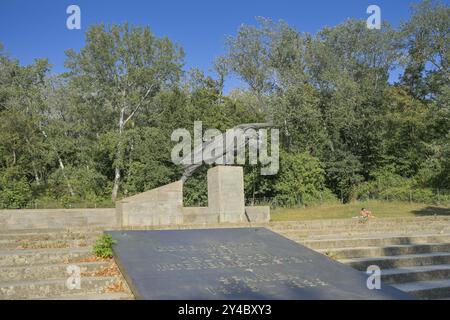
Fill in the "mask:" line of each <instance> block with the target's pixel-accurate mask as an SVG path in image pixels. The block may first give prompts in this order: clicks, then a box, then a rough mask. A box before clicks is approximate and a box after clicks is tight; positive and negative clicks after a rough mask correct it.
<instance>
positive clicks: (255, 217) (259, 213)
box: [245, 206, 270, 223]
mask: <svg viewBox="0 0 450 320" xmlns="http://www.w3.org/2000/svg"><path fill="white" fill-rule="evenodd" d="M245 217H246V219H247V222H256V223H267V222H269V221H270V207H268V206H267V207H266V206H260V207H245Z"/></svg>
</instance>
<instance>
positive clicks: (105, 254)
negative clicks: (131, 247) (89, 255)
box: [93, 234, 117, 259]
mask: <svg viewBox="0 0 450 320" xmlns="http://www.w3.org/2000/svg"><path fill="white" fill-rule="evenodd" d="M116 243H117V241H115V240H113V238H112V236H111V235H109V234H102V235H101V236H99V238H98V239H97V240H96V241H95V243H94V246H93V253H94V254H95V255H96V256H97V257H99V258H103V259H109V258H112V256H113V251H112V246H113V245H114V244H116Z"/></svg>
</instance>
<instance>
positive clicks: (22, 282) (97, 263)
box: [0, 230, 133, 300]
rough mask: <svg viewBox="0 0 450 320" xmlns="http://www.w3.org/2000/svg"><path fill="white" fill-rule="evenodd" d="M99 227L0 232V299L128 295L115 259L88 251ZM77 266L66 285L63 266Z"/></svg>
mask: <svg viewBox="0 0 450 320" xmlns="http://www.w3.org/2000/svg"><path fill="white" fill-rule="evenodd" d="M101 233H102V232H101V231H100V230H96V231H95V230H86V231H85V232H83V231H82V230H77V231H67V230H15V231H14V232H5V233H3V232H2V234H1V235H0V239H1V240H0V299H1V300H4V299H14V300H16V299H63V300H77V299H83V300H111V299H120V300H123V299H132V298H133V296H132V295H131V294H130V292H129V290H128V289H127V286H126V283H125V282H124V280H123V278H122V275H121V274H120V271H119V270H118V268H117V266H116V265H115V262H114V261H113V260H101V259H98V258H96V257H94V256H93V255H92V253H91V252H92V244H93V242H94V241H95V238H96V237H97V236H98V235H99V234H101ZM70 265H74V266H77V267H79V268H80V269H79V270H80V272H81V282H80V288H79V289H77V288H75V289H69V288H68V286H67V284H66V282H67V279H68V278H69V277H70V274H69V273H68V271H67V267H68V266H70Z"/></svg>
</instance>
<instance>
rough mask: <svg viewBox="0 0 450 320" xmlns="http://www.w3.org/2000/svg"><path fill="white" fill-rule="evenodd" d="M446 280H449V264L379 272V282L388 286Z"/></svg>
mask: <svg viewBox="0 0 450 320" xmlns="http://www.w3.org/2000/svg"><path fill="white" fill-rule="evenodd" d="M447 279H450V264H436V265H430V266H414V267H401V268H392V269H384V270H382V272H381V280H382V281H383V282H384V283H388V284H397V283H406V282H416V281H430V280H447Z"/></svg>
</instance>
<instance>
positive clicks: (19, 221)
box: [0, 208, 118, 231]
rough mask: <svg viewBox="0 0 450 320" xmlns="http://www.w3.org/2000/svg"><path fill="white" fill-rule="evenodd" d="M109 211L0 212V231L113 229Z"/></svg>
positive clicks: (113, 217)
mask: <svg viewBox="0 0 450 320" xmlns="http://www.w3.org/2000/svg"><path fill="white" fill-rule="evenodd" d="M117 225H118V222H117V216H116V210H115V209H114V208H111V209H17V210H0V231H7V230H21V229H76V228H115V227H117Z"/></svg>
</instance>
